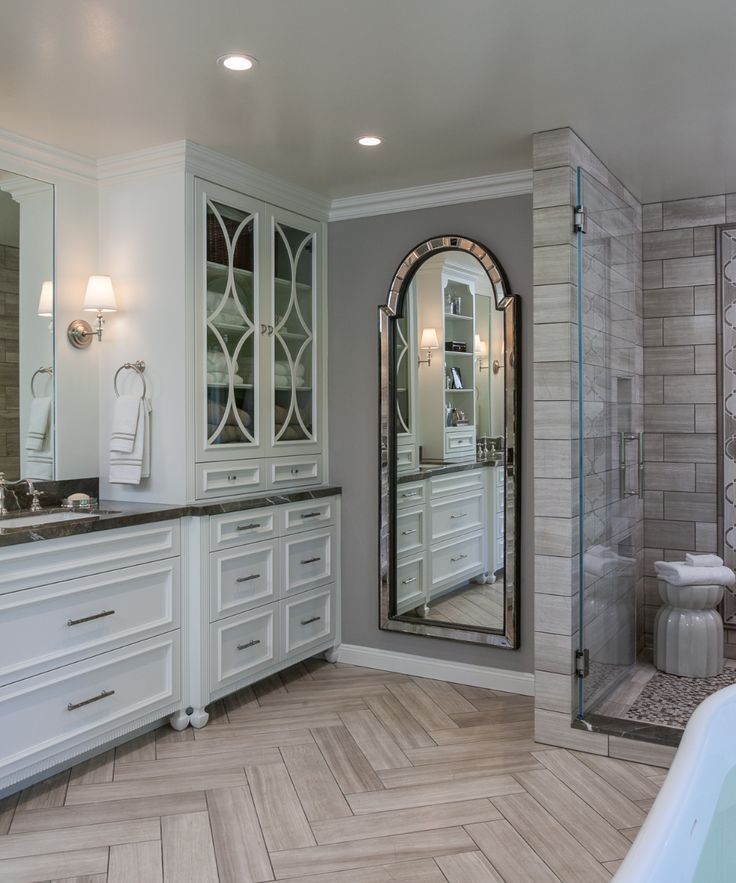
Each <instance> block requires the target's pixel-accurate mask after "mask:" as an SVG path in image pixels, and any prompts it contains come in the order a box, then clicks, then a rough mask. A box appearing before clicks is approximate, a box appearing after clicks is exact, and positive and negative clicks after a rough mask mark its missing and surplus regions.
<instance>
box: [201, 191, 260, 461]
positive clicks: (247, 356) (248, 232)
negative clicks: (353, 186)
mask: <svg viewBox="0 0 736 883" xmlns="http://www.w3.org/2000/svg"><path fill="white" fill-rule="evenodd" d="M196 198H197V208H198V229H197V259H196V272H197V275H198V278H197V298H196V300H197V304H196V307H197V321H196V331H195V335H196V338H197V340H196V345H197V352H198V356H199V362H200V367H199V370H198V372H197V375H198V379H197V384H198V390H197V403H198V407H197V426H198V429H197V432H198V459H205V460H211V459H228V458H237V457H239V456H241V455H245V456H255V455H257V454H256V453H255V452H257V451H259V449H260V448H261V447H262V444H263V440H264V433H263V425H262V416H261V403H260V401H259V391H260V389H261V386H262V378H261V362H262V357H261V346H262V341H263V340H264V337H265V335H264V332H263V328H262V326H261V321H262V317H261V309H262V308H261V297H260V287H261V286H260V273H261V266H260V265H261V260H260V255H259V233H260V231H259V225H260V224H261V219H262V217H263V203H260V202H258V201H256V200H251V199H249V198H247V197H245V196H242V195H241V194H239V193H235V192H233V191H230V190H226V189H224V188H221V187H217V186H215V185H212V184H208V183H206V182H202V181H197V187H196Z"/></svg>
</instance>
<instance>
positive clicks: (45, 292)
mask: <svg viewBox="0 0 736 883" xmlns="http://www.w3.org/2000/svg"><path fill="white" fill-rule="evenodd" d="M38 315H39V316H53V315H54V283H53V282H51V281H47V282H44V283H43V285H42V286H41V297H40V298H39V300H38Z"/></svg>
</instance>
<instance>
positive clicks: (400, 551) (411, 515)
mask: <svg viewBox="0 0 736 883" xmlns="http://www.w3.org/2000/svg"><path fill="white" fill-rule="evenodd" d="M423 548H424V508H421V509H403V510H401V511H400V512H399V513H398V515H397V516H396V554H397V555H408V554H409V553H411V552H416V551H418V550H419V549H423Z"/></svg>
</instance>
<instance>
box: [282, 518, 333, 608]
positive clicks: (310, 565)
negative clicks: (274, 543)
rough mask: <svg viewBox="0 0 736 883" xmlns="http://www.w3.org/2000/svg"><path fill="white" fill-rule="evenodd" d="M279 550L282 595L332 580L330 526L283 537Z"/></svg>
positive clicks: (331, 535)
mask: <svg viewBox="0 0 736 883" xmlns="http://www.w3.org/2000/svg"><path fill="white" fill-rule="evenodd" d="M281 550H282V551H281V560H282V562H283V566H284V573H283V577H282V582H283V587H284V595H293V594H295V593H296V592H303V591H305V590H306V589H312V588H314V587H316V586H319V585H322V584H324V583H329V582H332V581H333V580H334V579H335V573H334V563H335V562H334V555H335V531H334V528H327V529H325V530H314V531H309V533H305V534H297V535H295V536H293V537H283V538H282V540H281Z"/></svg>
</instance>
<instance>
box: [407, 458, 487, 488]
mask: <svg viewBox="0 0 736 883" xmlns="http://www.w3.org/2000/svg"><path fill="white" fill-rule="evenodd" d="M502 464H503V454H501V455H500V456H498V457H496V458H492V457H491V458H489V459H488V460H465V461H463V460H460V461H458V462H457V463H436V464H435V463H426V464H423V465H422V468H421V469H413V470H412V471H411V472H400V473H399V476H398V483H399V484H406V483H408V482H410V481H424V480H425V479H427V478H432V476H433V475H450V474H452V473H453V472H469V471H470V470H472V469H484V468H485V467H486V466H501V465H502Z"/></svg>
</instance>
